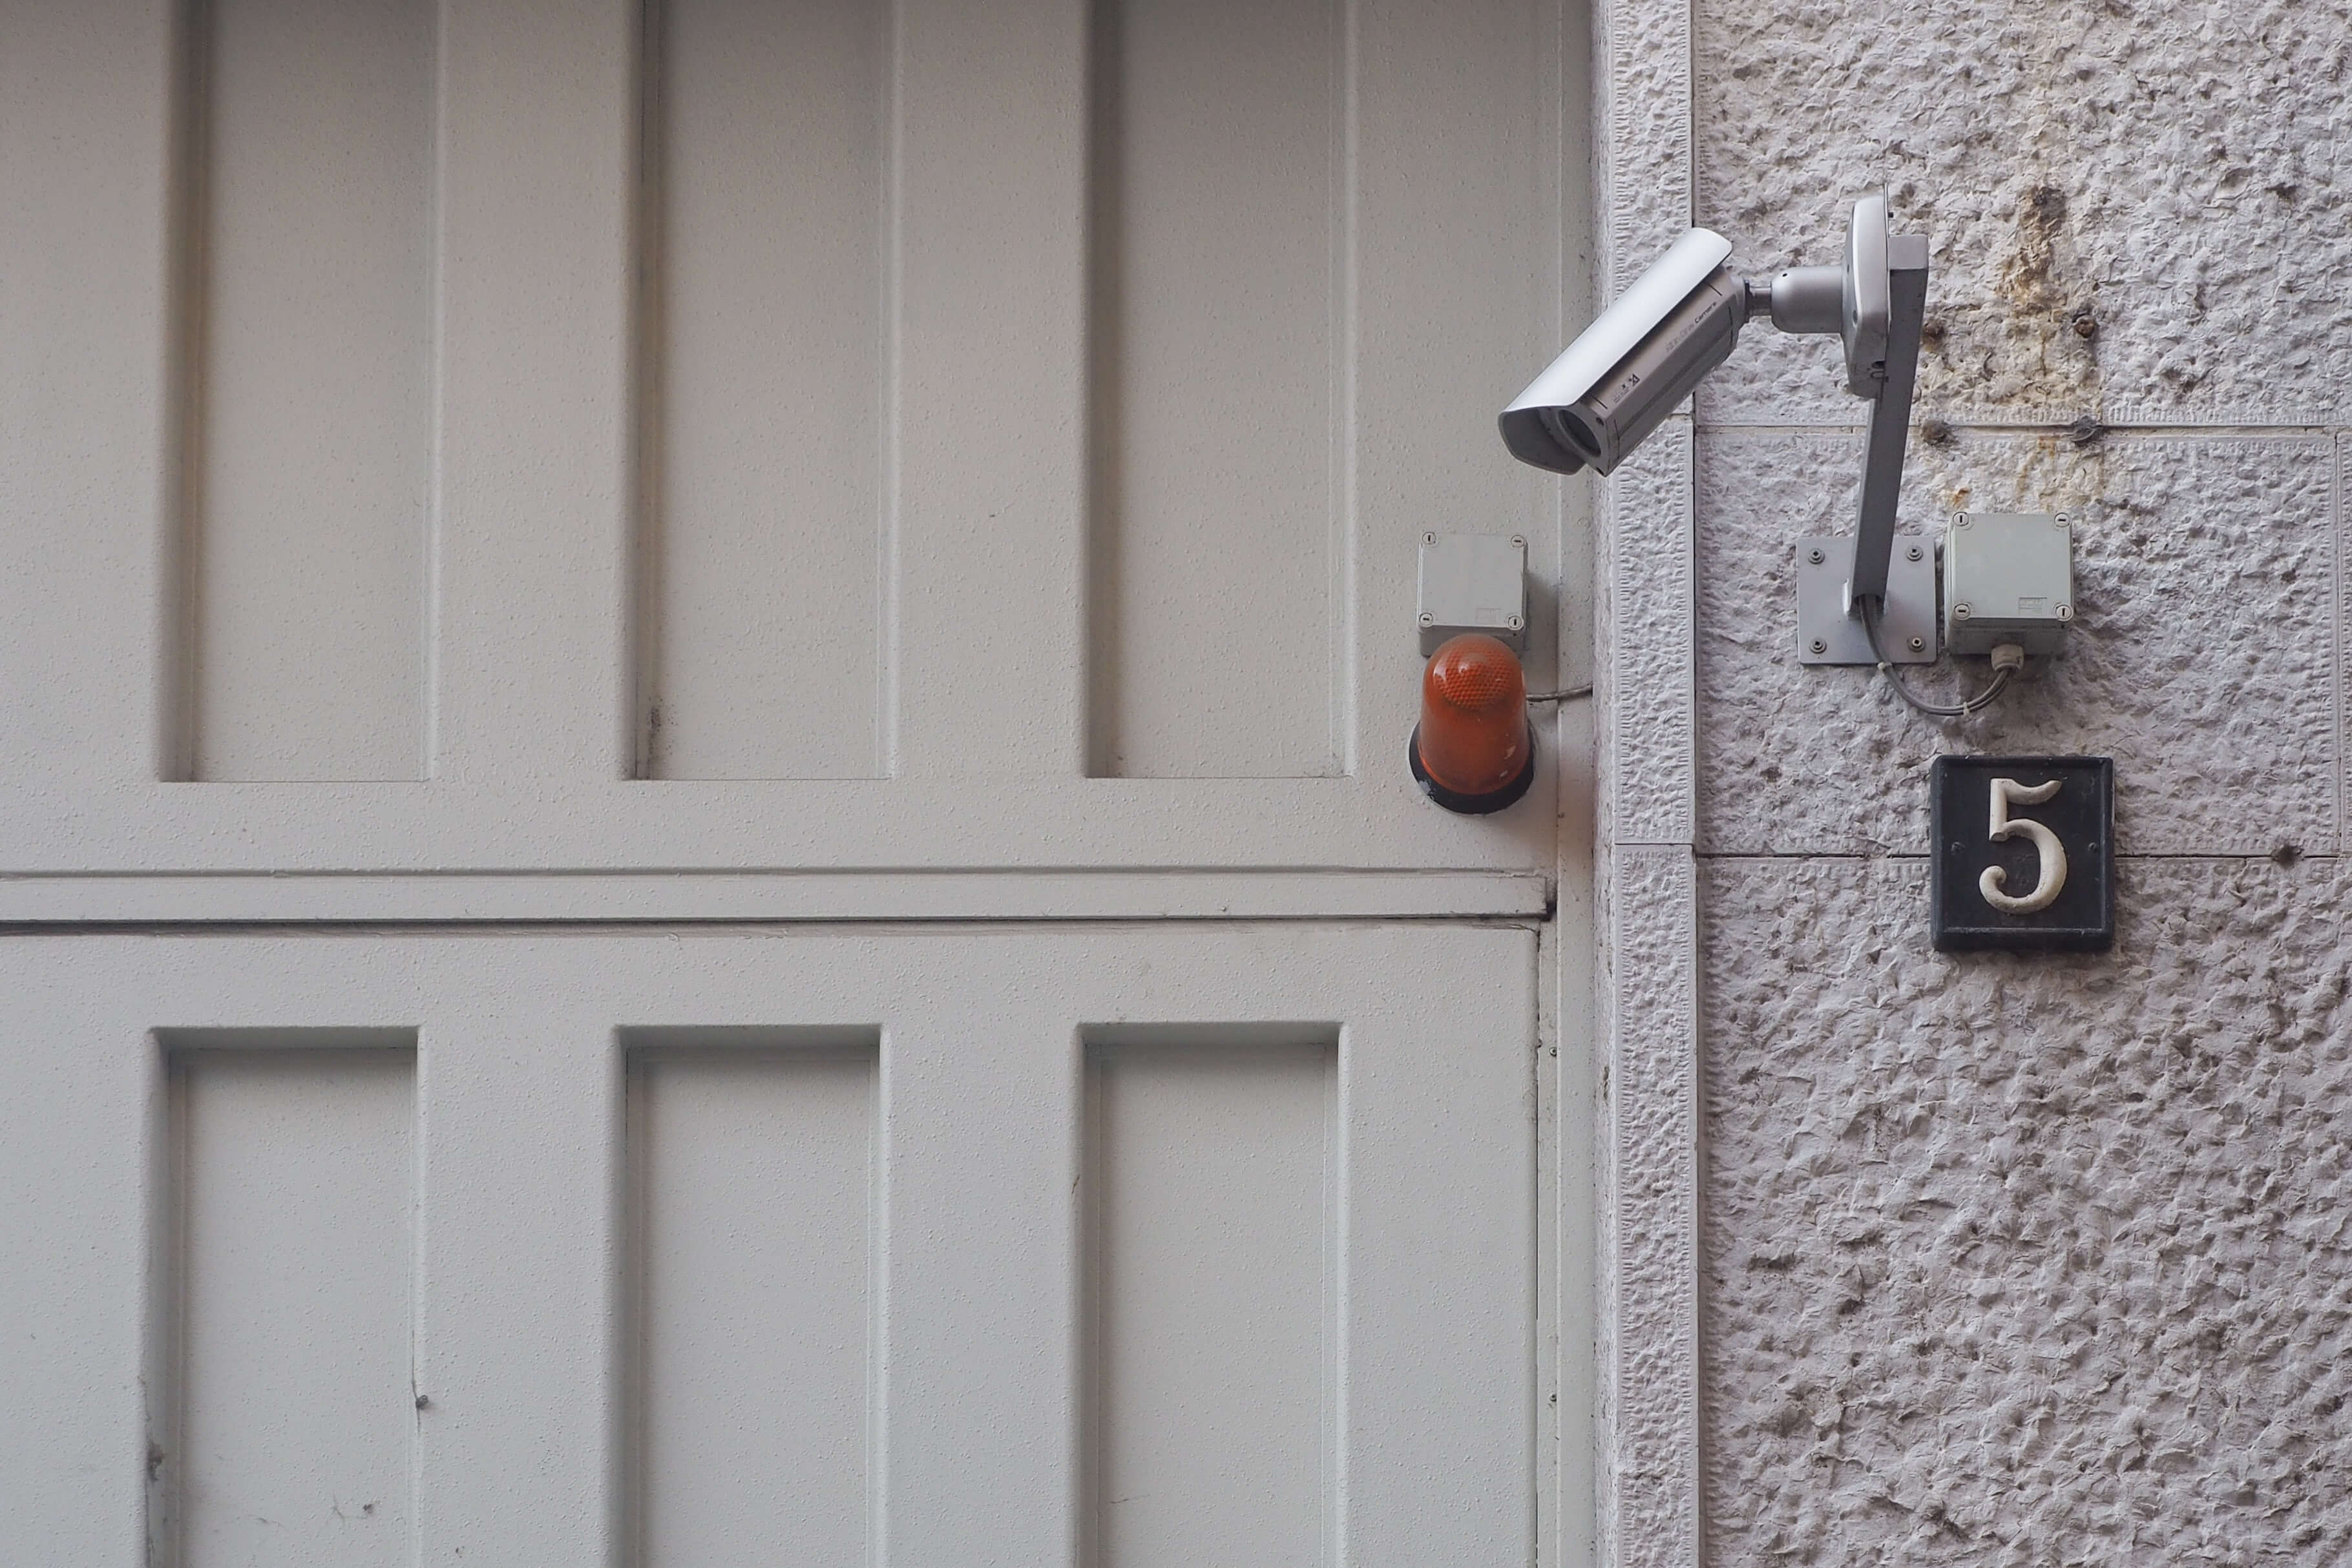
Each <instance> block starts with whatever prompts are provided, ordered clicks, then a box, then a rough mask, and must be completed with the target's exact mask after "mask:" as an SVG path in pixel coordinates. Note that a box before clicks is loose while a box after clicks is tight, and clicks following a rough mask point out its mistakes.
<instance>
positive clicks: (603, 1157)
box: [0, 925, 1537, 1568]
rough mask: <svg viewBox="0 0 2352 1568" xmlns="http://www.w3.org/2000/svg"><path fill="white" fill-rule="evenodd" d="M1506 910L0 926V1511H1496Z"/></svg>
mask: <svg viewBox="0 0 2352 1568" xmlns="http://www.w3.org/2000/svg"><path fill="white" fill-rule="evenodd" d="M1534 949H1535V945H1534V938H1533V936H1532V934H1531V933H1529V932H1527V931H1522V930H1512V929H1504V928H1485V929H1473V928H1460V927H1454V928H1449V927H1443V926H1431V925H1398V926H1386V927H1382V926H1361V927H1356V928H1351V929H1340V928H1333V927H1320V926H1314V925H1287V926H1264V927H1255V928H1251V927H1236V928H1224V929H1219V928H1213V927H1191V928H1165V929H1160V930H1144V929H1129V930H1118V931H1113V930H1100V931H1086V930H1065V931H1053V930H1044V931H1039V930H1031V931H1025V932H1024V931H1005V932H1002V933H996V934H988V933H980V932H964V933H958V932H948V931H938V930H923V929H919V928H905V929H899V930H896V931H889V930H885V931H873V932H866V933H864V934H858V933H855V932H844V931H837V930H836V931H830V932H828V931H824V930H815V929H801V930H792V929H789V928H786V929H771V930H765V931H755V932H733V933H701V934H683V933H681V934H675V935H652V936H614V935H590V934H584V933H583V934H579V935H571V936H564V935H547V936H473V937H465V936H454V937H453V936H429V935H416V936H367V935H357V934H352V935H342V936H327V935H313V936H227V937H185V938H150V937H108V936H91V937H83V938H77V939H72V940H69V941H44V940H42V939H37V938H22V937H19V938H12V939H10V940H8V941H6V942H0V983H5V985H6V987H7V988H8V994H10V995H11V996H14V997H16V998H19V999H20V1005H21V1006H22V1008H24V1009H26V1010H27V1011H28V1013H31V1014H37V1017H28V1018H27V1019H26V1021H27V1023H28V1024H30V1025H32V1026H33V1027H31V1028H29V1029H28V1030H27V1031H26V1039H27V1040H29V1041H30V1042H31V1043H30V1044H28V1045H27V1046H26V1049H24V1050H22V1051H18V1052H16V1053H15V1054H14V1055H12V1057H11V1068H10V1072H11V1077H10V1086H11V1088H12V1090H16V1091H20V1092H13V1093H11V1094H9V1095H6V1096H0V1177H5V1182H6V1185H7V1188H8V1190H9V1191H11V1192H12V1193H13V1194H16V1197H15V1198H13V1199H12V1201H11V1202H10V1203H9V1204H7V1205H5V1206H0V1251H5V1256H7V1257H8V1258H9V1260H10V1267H9V1269H8V1270H6V1271H5V1274H0V1306H5V1308H6V1310H7V1312H8V1313H9V1319H8V1321H10V1322H23V1323H32V1324H37V1325H38V1326H39V1332H38V1333H35V1334H25V1335H12V1336H10V1337H8V1338H7V1340H6V1341H5V1343H0V1385H5V1386H7V1387H9V1388H11V1389H12V1390H16V1391H18V1392H17V1395H16V1399H17V1405H16V1409H15V1410H14V1412H13V1419H12V1421H11V1423H10V1424H9V1426H8V1427H7V1428H6V1429H5V1431H0V1460H5V1462H6V1464H7V1467H8V1469H7V1473H8V1474H9V1475H10V1476H11V1478H12V1480H13V1481H14V1482H15V1485H14V1486H13V1487H12V1490H11V1508H12V1519H11V1531H12V1541H14V1542H33V1543H34V1544H35V1545H36V1546H37V1548H38V1549H39V1550H38V1551H37V1552H35V1553H34V1554H35V1555H37V1556H38V1557H39V1558H40V1560H43V1561H55V1562H72V1563H77V1564H83V1565H87V1568H132V1565H133V1564H136V1563H142V1562H143V1561H144V1552H145V1547H144V1546H143V1545H142V1542H141V1539H140V1532H139V1531H138V1530H137V1529H136V1528H134V1527H131V1526H132V1524H133V1521H136V1520H137V1519H138V1518H139V1517H140V1516H141V1514H142V1507H141V1500H142V1497H144V1498H145V1499H146V1500H147V1502H148V1505H149V1507H148V1510H147V1512H148V1513H149V1516H150V1518H151V1520H152V1521H153V1528H154V1529H155V1530H157V1531H159V1532H160V1534H159V1539H162V1540H166V1541H168V1540H172V1539H177V1538H176V1537H174V1536H173V1534H172V1531H173V1530H174V1529H177V1528H179V1526H180V1525H183V1524H184V1526H185V1527H186V1528H187V1530H188V1531H190V1533H189V1534H188V1535H187V1536H186V1537H185V1540H186V1542H187V1547H186V1550H187V1552H189V1553H190V1555H189V1556H188V1559H187V1560H188V1561H190V1562H193V1563H208V1562H215V1561H220V1562H229V1561H235V1562H238V1563H243V1562H246V1561H247V1560H248V1558H249V1557H252V1554H254V1553H261V1554H262V1555H260V1556H259V1557H257V1558H254V1559H253V1560H257V1561H264V1562H267V1561H272V1560H273V1559H272V1558H270V1557H269V1556H268V1552H270V1551H271V1550H274V1549H275V1547H274V1545H273V1543H274V1542H278V1541H279V1538H278V1535H275V1534H272V1533H271V1531H270V1530H269V1527H267V1526H262V1525H258V1524H255V1523H253V1522H252V1521H253V1520H254V1518H255V1517H259V1518H266V1519H270V1520H282V1521H287V1528H288V1529H289V1531H296V1532H297V1533H294V1534H289V1535H287V1536H285V1540H287V1541H295V1540H309V1539H311V1537H310V1536H303V1535H300V1534H299V1531H311V1532H312V1534H313V1535H318V1532H320V1531H330V1530H333V1531H344V1532H345V1534H343V1535H341V1536H337V1537H335V1538H334V1539H335V1540H336V1541H339V1542H343V1544H342V1545H338V1546H335V1547H334V1548H333V1551H334V1552H335V1553H337V1560H338V1561H342V1560H345V1559H346V1558H349V1560H352V1561H375V1560H377V1559H376V1558H375V1557H372V1556H368V1555H366V1553H367V1552H369V1551H373V1547H369V1546H366V1545H365V1542H379V1541H382V1540H389V1539H392V1538H394V1537H397V1538H398V1541H399V1542H400V1543H399V1544H398V1545H397V1546H396V1547H386V1548H385V1549H384V1550H385V1551H386V1552H392V1553H393V1555H391V1556H387V1557H384V1558H383V1560H384V1561H395V1560H396V1561H402V1562H405V1561H408V1560H410V1558H409V1554H411V1553H421V1555H422V1556H423V1558H424V1559H425V1560H426V1561H443V1560H447V1561H455V1560H456V1552H457V1548H459V1547H463V1548H464V1549H465V1555H466V1557H467V1559H468V1560H472V1559H474V1558H476V1557H477V1556H479V1557H480V1558H481V1559H482V1560H484V1561H496V1562H520V1561H561V1562H603V1561H615V1560H618V1561H625V1562H634V1563H645V1564H657V1563H688V1562H691V1563H734V1562H742V1563H778V1562H782V1563H835V1562H840V1563H862V1562H866V1561H870V1560H871V1559H872V1558H873V1557H875V1556H877V1555H878V1556H881V1557H882V1558H884V1559H885V1560H887V1561H889V1562H892V1563H921V1564H940V1565H941V1568H945V1565H947V1564H964V1563H972V1562H975V1561H1004V1562H1013V1561H1018V1562H1023V1563H1031V1562H1045V1563H1054V1562H1062V1563H1067V1562H1069V1561H1070V1560H1071V1554H1072V1553H1073V1552H1077V1551H1079V1550H1080V1549H1081V1548H1083V1551H1084V1552H1085V1554H1086V1560H1087V1562H1088V1563H1099V1564H1121V1565H1126V1564H1140V1563H1194V1562H1202V1561H1223V1560H1238V1561H1248V1562H1252V1563H1260V1562H1265V1563H1273V1562H1280V1563H1293V1562H1297V1563H1328V1562H1348V1561H1362V1562H1368V1563H1369V1562H1453V1561H1468V1560H1472V1559H1474V1558H1475V1560H1477V1561H1482V1562H1483V1561H1524V1560H1525V1558H1526V1556H1527V1553H1528V1550H1529V1545H1530V1543H1529V1541H1528V1521H1529V1520H1530V1519H1531V1518H1532V1517H1533V1510H1534V1504H1533V1500H1532V1498H1531V1496H1530V1494H1529V1491H1528V1488H1529V1487H1530V1485H1531V1478H1532V1477H1533V1475H1534V1474H1535V1469H1534V1444H1535V1426H1534V1417H1533V1410H1534V1405H1535V1400H1534V1395H1533V1393H1532V1382H1531V1380H1532V1378H1533V1376H1534V1375H1535V1374H1534V1369H1533V1367H1532V1366H1531V1364H1530V1363H1529V1357H1528V1347H1529V1345H1530V1344H1532V1343H1535V1335H1536V1333H1537V1300H1536V1294H1535V1289H1534V1250H1535V1225H1534V1212H1533V1207H1532V1204H1533V1191H1534V1180H1533V1177H1534V1145H1535V1128H1534V1125H1533V1123H1532V1119H1531V1115H1530V1104H1531V1095H1530V1087H1531V1084H1532V1082H1533V1073H1534V1051H1533V1030H1534V1018H1533V1011H1534V1009H1533V1006H1532V998H1533V995H1534V974H1533V962H1534ZM357 1029H366V1030H379V1031H385V1030H389V1031H399V1032H397V1033H396V1034H394V1035H391V1036H387V1035H384V1034H382V1033H377V1034H362V1033H353V1032H352V1030H357ZM337 1031H341V1032H340V1033H338V1032H337ZM384 1038H399V1039H410V1038H413V1039H414V1040H415V1046H414V1050H413V1052H412V1051H408V1050H405V1049H402V1050H398V1051H394V1052H392V1053H388V1054H387V1053H383V1052H374V1053H371V1052H369V1051H364V1050H357V1049H352V1048H351V1042H352V1041H360V1042H365V1041H368V1040H381V1039H384ZM339 1041H340V1042H341V1048H339V1045H338V1042H339ZM68 1067H69V1068H70V1071H65V1070H66V1069H68ZM157 1106H160V1107H162V1110H161V1111H160V1112H158V1111H155V1110H154V1109H152V1108H153V1107H157ZM1090 1107H1091V1108H1090ZM412 1141H413V1142H412ZM93 1202H97V1203H99V1204H100V1205H101V1206H102V1207H100V1209H99V1210H97V1211H96V1212H98V1213H110V1214H111V1215H112V1216H113V1218H112V1219H111V1220H110V1221H97V1220H94V1219H93V1218H92V1216H93V1210H92V1209H91V1207H90V1205H91V1204H92V1203H93ZM156 1260H163V1261H162V1262H161V1264H160V1265H158V1263H157V1261H156ZM175 1324H176V1325H179V1326H176V1327H175V1326H173V1325H175ZM59 1368H67V1369H70V1368H79V1369H81V1370H80V1371H79V1373H77V1374H75V1375H50V1373H51V1371H52V1370H53V1369H59ZM175 1387H176V1388H179V1389H180V1390H182V1391H183V1392H182V1393H181V1394H180V1395H179V1396H178V1401H177V1404H176V1405H175V1403H174V1398H173V1393H172V1391H173V1389H174V1388H175ZM93 1390H95V1391H97V1392H96V1393H95V1394H93ZM110 1390H111V1391H120V1392H119V1396H118V1394H117V1393H110V1392H108V1391H110ZM142 1390H145V1391H146V1392H144V1393H142V1392H141V1391H142ZM183 1431H184V1432H185V1434H186V1436H185V1437H182V1436H181V1433H182V1432H183ZM28 1434H39V1435H40V1437H39V1440H38V1441H34V1440H32V1439H31V1438H30V1437H28V1436H27V1435H28ZM183 1443H184V1444H185V1448H186V1452H185V1454H184V1456H183V1454H182V1453H181V1451H180V1450H181V1445H182V1444H183ZM370 1504H373V1505H374V1506H373V1511H371V1510H370V1508H369V1505H370ZM338 1509H341V1510H344V1511H345V1512H346V1513H352V1512H355V1513H356V1514H357V1517H356V1518H349V1519H341V1518H340V1516H338V1515H337V1512H336V1511H337V1510H338ZM175 1521H176V1522H175ZM378 1521H390V1522H389V1523H383V1524H380V1523H379V1522H378ZM239 1531H242V1532H243V1533H238V1532H239ZM256 1531H258V1532H259V1533H256ZM319 1539H320V1540H324V1539H326V1538H325V1537H324V1536H319ZM319 1550H320V1551H326V1550H328V1548H327V1547H325V1546H321V1547H320V1548H319ZM222 1552H227V1553H228V1555H226V1556H223V1555H221V1553H222ZM240 1552H242V1553H245V1555H238V1553H240ZM207 1553H210V1555H207ZM312 1555H313V1556H315V1555H316V1552H313V1553H312ZM287 1560H288V1561H296V1560H300V1561H308V1560H310V1559H309V1558H307V1557H299V1556H298V1557H297V1558H290V1559H287Z"/></svg>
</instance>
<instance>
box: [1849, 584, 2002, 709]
mask: <svg viewBox="0 0 2352 1568" xmlns="http://www.w3.org/2000/svg"><path fill="white" fill-rule="evenodd" d="M1879 610H1880V605H1879V601H1877V600H1875V599H1864V601H1862V625H1863V630H1864V631H1865V632H1868V633H1869V634H1870V651H1871V653H1874V654H1875V655H1876V656H1877V659H1878V670H1879V673H1880V674H1883V675H1885V677H1886V678H1887V680H1889V681H1890V682H1892V683H1893V684H1894V686H1895V695H1897V696H1899V697H1901V698H1902V699H1903V700H1904V701H1905V702H1906V703H1909V704H1910V705H1911V706H1913V707H1915V708H1916V709H1918V710H1919V711H1920V712H1921V713H1924V714H1926V715H1927V716H1929V717H1930V718H1966V717H1967V716H1969V715H1970V714H1972V713H1975V712H1976V711H1977V710H1978V709H1979V708H1982V707H1985V706H1989V705H1990V704H1991V702H1992V701H1993V699H1995V698H1996V697H1998V696H2000V694H2001V693H2003V692H2005V691H2007V690H2009V683H2010V681H2011V679H2012V678H2013V677H2014V676H2015V675H2016V674H2017V672H2018V671H2020V670H2021V669H2023V668H2024V667H2025V650H2024V649H2022V648H2021V647H2019V646H2018V645H2017V644H2016V643H2002V644H2000V646H1999V647H1997V648H1995V649H1994V650H1993V651H1992V668H1993V676H1992V685H1989V686H1987V687H1986V688H1985V689H1984V690H1982V691H1980V692H1979V693H1978V694H1977V695H1974V696H1972V697H1965V698H1963V699H1961V701H1960V702H1959V704H1958V706H1945V705H1944V704H1942V703H1931V702H1923V701H1921V700H1920V699H1919V698H1918V697H1917V696H1916V695H1913V693H1912V690H1911V688H1910V687H1909V686H1907V685H1904V682H1903V677H1902V676H1901V675H1900V674H1897V673H1896V672H1895V664H1894V661H1893V660H1891V659H1889V658H1887V656H1886V650H1885V649H1884V648H1882V647H1880V646H1879V643H1878V615H1879Z"/></svg>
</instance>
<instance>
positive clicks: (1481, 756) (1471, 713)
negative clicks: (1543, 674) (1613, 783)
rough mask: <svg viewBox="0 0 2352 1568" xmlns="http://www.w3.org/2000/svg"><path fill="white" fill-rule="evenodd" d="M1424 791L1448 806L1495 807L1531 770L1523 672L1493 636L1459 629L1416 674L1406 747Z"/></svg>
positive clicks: (1474, 810)
mask: <svg viewBox="0 0 2352 1568" xmlns="http://www.w3.org/2000/svg"><path fill="white" fill-rule="evenodd" d="M1405 755H1406V757H1407V758H1408V759H1409V760H1410V761H1411V762H1412V776H1413V778H1414V779H1416V780H1418V781H1419V782H1420V784H1421V788H1422V791H1423V793H1424V794H1426V795H1427V796H1428V797H1429V798H1430V799H1431V800H1434V801H1436V802H1437V803H1438V804H1439V805H1441V806H1443V807H1444V808H1445V809H1446V810H1449V811H1461V812H1465V813H1467V814H1470V815H1484V814H1485V813H1486V812H1488V811H1499V810H1502V809H1503V808H1504V807H1506V806H1508V805H1510V804H1511V803H1512V802H1513V801H1515V800H1517V799H1518V798H1519V797H1520V796H1522V795H1524V794H1526V793H1527V792H1528V784H1529V783H1531V782H1533V781H1534V779H1535V776H1536V734H1535V727H1534V726H1533V725H1532V724H1530V723H1528V678H1527V674H1526V673H1525V672H1524V671H1522V670H1521V669H1520V668H1519V657H1518V655H1517V654H1516V653H1512V652H1511V650H1510V649H1509V648H1508V647H1507V646H1506V645H1505V644H1504V643H1502V642H1501V641H1500V640H1499V639H1497V638H1494V637H1488V636H1486V635H1484V634H1482V633H1479V632H1465V633H1464V634H1463V635H1461V636H1459V637H1454V638H1452V639H1449V640H1448V641H1447V642H1445V643H1442V644H1440V645H1439V647H1438V650H1437V652H1436V653H1433V654H1431V655H1430V657H1429V667H1428V668H1427V669H1425V670H1423V672H1422V676H1421V722H1420V723H1419V724H1418V725H1415V726H1414V727H1413V731H1412V741H1411V743H1410V744H1409V745H1408V746H1407V747H1405Z"/></svg>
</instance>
